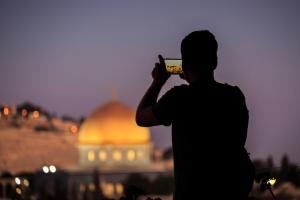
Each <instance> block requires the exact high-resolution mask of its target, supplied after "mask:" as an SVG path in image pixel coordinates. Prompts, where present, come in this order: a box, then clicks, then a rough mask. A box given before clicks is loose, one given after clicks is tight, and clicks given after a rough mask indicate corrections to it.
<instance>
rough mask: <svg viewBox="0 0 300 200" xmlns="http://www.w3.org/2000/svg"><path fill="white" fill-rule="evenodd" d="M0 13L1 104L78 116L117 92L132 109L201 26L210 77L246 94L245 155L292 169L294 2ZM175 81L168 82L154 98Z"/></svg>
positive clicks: (164, 140) (295, 139) (161, 135)
mask: <svg viewBox="0 0 300 200" xmlns="http://www.w3.org/2000/svg"><path fill="white" fill-rule="evenodd" d="M0 13H1V17H0V27H1V32H0V43H1V46H0V66H1V67H0V69H1V71H0V91H1V99H0V104H4V103H7V104H13V103H17V104H18V103H21V102H24V101H31V102H33V103H34V104H37V105H40V106H42V107H44V108H46V109H47V110H49V111H50V112H56V113H57V114H58V115H59V116H61V115H64V114H67V115H71V116H74V117H76V118H79V117H81V116H88V115H89V114H90V112H91V111H92V110H93V109H94V108H95V107H97V106H99V105H102V104H105V103H106V102H108V101H110V100H111V99H112V90H113V89H114V88H115V90H117V96H118V97H117V99H118V100H119V101H121V102H124V103H126V104H127V105H129V106H130V107H132V108H136V106H137V104H138V102H139V100H140V98H141V96H142V95H143V93H144V91H145V89H146V88H147V87H148V85H149V84H150V82H151V70H152V68H153V67H154V63H155V62H157V61H158V59H157V55H158V54H162V55H163V56H165V57H180V42H181V40H182V39H183V37H184V36H185V35H187V34H188V33H189V32H191V31H194V30H198V29H209V30H210V31H211V32H213V33H214V34H215V36H216V39H217V40H218V42H219V66H218V68H217V69H216V72H215V74H216V79H217V80H218V81H220V82H227V83H229V84H232V85H238V86H239V87H240V88H241V89H242V91H243V92H244V94H245V96H246V102H247V106H248V109H249V114H250V123H249V128H248V140H247V149H248V151H249V152H250V153H251V156H252V157H253V158H266V157H267V156H268V155H272V156H273V157H274V158H275V161H276V162H278V161H279V159H280V158H281V157H282V155H283V154H285V153H287V154H288V155H289V156H290V158H291V160H293V161H296V162H297V163H300V157H299V153H300V148H299V147H298V143H299V141H300V136H299V135H300V134H299V132H300V126H299V118H300V104H299V102H300V92H299V89H298V87H299V85H300V78H299V74H300V68H299V62H298V54H299V52H300V41H299V38H298V36H299V35H300V27H299V25H298V21H299V20H298V19H299V17H300V16H299V15H300V4H299V2H298V1H289V3H286V2H283V1H264V2H261V1H251V2H235V1H227V2H220V1H201V2H194V1H185V2H176V3H173V2H172V1H165V2H160V3H158V2H143V3H142V2H131V1H128V2H116V1H110V2H104V1H92V2H80V1H72V2H70V1H60V2H37V1H27V2H19V1H2V2H1V3H0ZM182 83H184V82H183V81H182V80H180V79H179V78H178V76H172V78H171V80H169V81H168V83H167V85H166V86H165V87H164V88H163V91H162V93H164V92H165V91H167V90H168V89H169V88H171V87H173V86H174V85H178V84H182ZM151 130H152V137H153V140H154V142H155V144H156V145H158V146H160V147H164V148H166V147H169V146H171V133H170V128H169V127H155V128H151Z"/></svg>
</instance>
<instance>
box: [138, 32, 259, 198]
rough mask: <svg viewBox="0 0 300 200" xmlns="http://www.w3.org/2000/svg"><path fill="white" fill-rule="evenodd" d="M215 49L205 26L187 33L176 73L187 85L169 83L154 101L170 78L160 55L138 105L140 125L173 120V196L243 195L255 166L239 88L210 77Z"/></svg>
mask: <svg viewBox="0 0 300 200" xmlns="http://www.w3.org/2000/svg"><path fill="white" fill-rule="evenodd" d="M217 49H218V43H217V41H216V40H215V37H214V35H213V34H212V33H210V32H209V31H206V30H203V31H195V32H192V33H190V34H189V35H187V36H186V37H185V38H184V39H183V41H182V43H181V55H182V67H183V74H182V75H181V77H182V78H184V79H185V80H186V81H187V82H188V85H180V86H175V87H173V88H172V89H170V90H169V91H168V92H167V93H166V94H164V95H163V96H162V97H161V98H160V99H159V100H158V101H157V98H158V95H159V92H160V90H161V88H162V86H163V85H164V84H165V82H166V81H167V80H168V78H169V77H170V74H169V73H167V71H166V69H165V63H164V60H163V58H162V57H161V56H159V60H160V63H156V65H155V67H154V69H153V71H152V77H153V82H152V84H151V86H150V87H149V89H148V90H147V91H146V93H145V95H144V97H143V98H142V100H141V102H140V104H139V106H138V109H137V113H136V122H137V124H138V125H139V126H146V127H148V126H155V125H165V126H169V125H171V124H172V145H173V153H174V175H175V192H174V199H176V200H183V199H185V200H187V199H203V198H207V197H208V198H209V199H230V198H231V199H247V196H248V194H249V192H250V190H251V188H252V184H253V179H254V168H253V165H252V162H251V160H250V158H249V156H248V153H247V151H246V150H245V148H244V145H245V142H246V137H247V127H248V110H247V107H246V103H245V98H244V95H243V93H242V92H241V90H240V89H239V88H238V87H236V86H230V85H228V84H222V83H218V82H216V81H215V79H214V70H215V69H216V67H217V60H218V59H217ZM201 197H203V198H201Z"/></svg>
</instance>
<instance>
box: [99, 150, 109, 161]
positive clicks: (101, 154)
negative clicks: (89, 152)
mask: <svg viewBox="0 0 300 200" xmlns="http://www.w3.org/2000/svg"><path fill="white" fill-rule="evenodd" d="M106 159H107V153H106V152H105V151H100V152H99V160H101V161H105V160H106Z"/></svg>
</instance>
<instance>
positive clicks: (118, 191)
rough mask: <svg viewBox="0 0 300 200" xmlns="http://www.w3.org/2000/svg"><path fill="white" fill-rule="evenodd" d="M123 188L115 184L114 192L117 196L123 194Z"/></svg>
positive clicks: (119, 184)
mask: <svg viewBox="0 0 300 200" xmlns="http://www.w3.org/2000/svg"><path fill="white" fill-rule="evenodd" d="M123 191H124V186H123V185H122V184H121V183H117V184H116V192H117V194H119V195H121V194H123Z"/></svg>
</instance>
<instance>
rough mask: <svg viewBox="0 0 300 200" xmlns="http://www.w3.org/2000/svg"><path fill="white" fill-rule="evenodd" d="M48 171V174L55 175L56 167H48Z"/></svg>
mask: <svg viewBox="0 0 300 200" xmlns="http://www.w3.org/2000/svg"><path fill="white" fill-rule="evenodd" d="M49 170H50V172H52V173H55V172H56V167H55V166H54V165H50V167H49Z"/></svg>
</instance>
